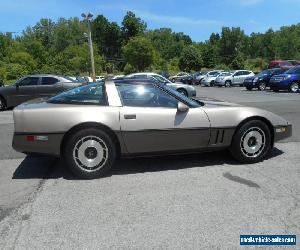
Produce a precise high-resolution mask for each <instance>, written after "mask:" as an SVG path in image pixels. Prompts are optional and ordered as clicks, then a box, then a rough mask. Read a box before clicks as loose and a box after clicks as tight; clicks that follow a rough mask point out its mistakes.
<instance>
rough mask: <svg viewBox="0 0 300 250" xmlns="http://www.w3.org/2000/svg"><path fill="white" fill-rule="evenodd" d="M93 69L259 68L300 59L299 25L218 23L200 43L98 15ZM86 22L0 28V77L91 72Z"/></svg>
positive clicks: (132, 18) (137, 21)
mask: <svg viewBox="0 0 300 250" xmlns="http://www.w3.org/2000/svg"><path fill="white" fill-rule="evenodd" d="M91 28H92V37H93V45H94V56H95V66H96V73H97V74H103V73H104V74H105V73H107V74H111V73H115V72H120V73H122V71H124V73H132V72H136V71H144V70H151V71H168V72H169V73H170V74H174V73H178V71H179V70H184V71H198V70H200V69H201V68H207V69H213V68H218V69H225V70H229V69H242V68H245V69H249V70H253V71H260V70H262V69H264V68H266V67H267V64H268V62H269V61H270V60H272V59H297V60H300V24H297V25H291V26H284V27H281V28H280V30H278V31H274V30H272V29H269V30H268V31H266V32H265V33H252V34H251V35H246V34H245V33H244V31H243V30H241V29H240V28H239V27H223V28H222V30H221V32H220V33H212V34H211V36H210V38H209V39H208V40H207V41H205V42H199V43H196V42H193V41H192V40H191V38H190V37H189V36H188V35H185V34H184V33H182V32H174V31H172V30H171V29H170V28H160V29H154V30H146V28H147V25H146V23H145V22H144V21H143V20H142V19H141V18H140V17H138V16H136V15H135V14H134V13H133V12H131V11H128V12H127V13H126V15H125V16H124V18H123V21H122V24H121V25H119V24H118V23H116V22H111V21H110V20H108V19H107V18H106V17H105V16H103V15H98V16H96V17H95V19H94V20H92V21H91ZM86 32H87V21H82V20H79V18H69V19H65V18H60V19H59V20H57V21H53V20H51V19H45V18H43V19H41V20H40V21H39V22H37V23H36V25H34V26H32V27H27V28H26V29H25V30H24V31H23V33H22V35H21V36H18V37H12V34H10V33H0V78H2V79H3V80H4V82H12V81H15V80H16V79H17V78H19V77H21V76H23V75H26V74H31V73H53V74H64V75H67V74H68V75H90V74H91V60H90V54H89V48H88V45H87V38H86V36H85V35H84V33H86Z"/></svg>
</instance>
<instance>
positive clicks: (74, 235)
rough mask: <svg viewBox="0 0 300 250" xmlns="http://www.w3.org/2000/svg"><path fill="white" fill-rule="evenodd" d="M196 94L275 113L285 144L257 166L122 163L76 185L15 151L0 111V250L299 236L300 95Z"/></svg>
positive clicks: (213, 158)
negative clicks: (288, 133)
mask: <svg viewBox="0 0 300 250" xmlns="http://www.w3.org/2000/svg"><path fill="white" fill-rule="evenodd" d="M197 96H198V97H199V98H200V99H201V97H209V98H215V99H221V100H226V101H231V102H237V103H241V104H245V105H249V106H255V107H260V108H264V109H267V110H269V111H272V112H274V113H277V114H279V115H281V116H283V117H285V118H286V119H288V120H289V121H291V122H292V123H293V126H294V131H293V137H292V138H290V139H289V140H287V141H284V142H282V143H278V144H276V147H275V148H274V150H273V151H272V154H271V155H270V157H269V159H267V160H265V161H263V162H261V163H257V164H252V165H242V164H238V163H237V162H235V161H234V160H233V159H232V158H231V157H230V156H229V155H228V153H227V152H226V151H225V152H219V153H204V154H198V155H183V156H166V157H159V158H145V159H144V158H140V159H126V160H122V161H119V162H117V164H116V167H115V168H114V170H113V171H112V172H111V174H110V175H109V176H108V177H106V178H102V179H98V180H91V181H84V180H77V179H76V178H74V177H73V176H72V175H70V174H69V172H68V171H66V170H65V168H64V164H63V162H62V161H60V160H58V159H55V158H50V157H25V155H23V154H19V153H16V152H14V150H13V149H12V148H11V137H12V133H13V123H12V112H11V111H6V112H2V113H0V249H24V248H25V249H245V248H244V247H240V246H239V235H240V234H296V235H297V236H298V238H299V237H300V227H299V225H300V207H299V201H300V184H299V183H300V182H299V177H300V165H299V160H300V154H299V150H298V149H299V146H300V142H299V140H300V131H299V130H300V125H299V124H300V123H299V119H300V118H299V117H300V115H299V114H300V112H299V108H300V93H298V94H290V93H273V92H268V91H266V92H260V91H252V92H248V91H245V90H244V89H243V88H209V87H197ZM298 246H299V243H298ZM247 249H249V248H247ZM267 249H271V248H267ZM276 249H279V248H276ZM280 249H283V248H282V247H281V248H280ZM287 249H290V248H287Z"/></svg>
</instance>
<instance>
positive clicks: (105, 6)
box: [0, 0, 300, 42]
mask: <svg viewBox="0 0 300 250" xmlns="http://www.w3.org/2000/svg"><path fill="white" fill-rule="evenodd" d="M128 10H131V11H133V12H134V13H135V14H136V15H138V16H139V17H141V18H142V19H143V20H144V21H146V23H147V28H148V29H155V28H162V27H169V28H172V30H174V31H176V32H184V33H185V34H187V35H189V36H190V37H191V38H192V40H193V41H196V42H198V41H205V40H207V39H208V38H209V36H210V34H211V33H212V32H220V31H221V29H222V27H223V26H229V27H237V26H239V27H241V28H242V29H243V30H244V31H245V32H246V34H251V33H252V32H265V31H266V30H268V29H269V28H273V29H274V30H277V29H279V28H280V27H281V26H286V25H291V24H297V23H300V15H299V13H300V12H299V11H300V0H222V1H221V0H219V1H218V0H204V1H203V0H198V1H197V0H177V1H175V0H152V1H146V0H131V1H130V0H0V32H21V31H22V30H24V29H25V28H26V27H27V26H33V25H34V24H35V23H37V22H38V21H39V20H40V19H41V18H50V19H52V20H54V21H55V20H57V19H58V18H59V17H64V18H69V17H76V16H77V17H80V14H81V13H82V12H86V11H90V12H92V13H93V14H94V15H98V14H103V15H104V16H105V17H107V18H108V19H109V20H110V21H115V22H117V23H119V24H121V22H122V19H123V17H124V15H125V14H126V12H127V11H128ZM16 34H18V33H16ZM19 34H21V33H19Z"/></svg>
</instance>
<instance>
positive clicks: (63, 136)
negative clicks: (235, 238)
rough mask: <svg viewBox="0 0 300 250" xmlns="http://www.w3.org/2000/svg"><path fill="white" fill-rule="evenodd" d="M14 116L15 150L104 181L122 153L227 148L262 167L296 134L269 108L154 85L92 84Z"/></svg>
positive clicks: (27, 107)
mask: <svg viewBox="0 0 300 250" xmlns="http://www.w3.org/2000/svg"><path fill="white" fill-rule="evenodd" d="M13 113H14V122H15V133H14V138H13V148H14V149H15V150H17V151H19V152H24V153H27V154H31V153H40V154H50V155H55V156H61V157H63V159H64V160H65V162H66V164H67V166H68V167H69V168H70V170H71V171H72V172H73V173H74V174H76V175H77V176H79V177H81V178H87V179H89V178H97V177H100V176H103V175H104V174H105V173H106V172H107V171H108V170H109V169H110V168H111V167H112V166H113V163H114V160H115V159H116V157H118V156H130V157H133V156H146V155H159V154H176V153H192V152H193V153H195V152H201V151H210V150H223V149H227V148H228V149H229V151H230V152H231V154H232V156H233V157H234V158H235V159H237V160H238V161H240V162H242V163H255V162H258V161H261V160H263V159H265V157H266V156H267V155H268V153H269V152H270V150H271V149H272V147H273V145H274V142H276V141H278V140H281V139H284V138H287V137H289V136H291V134H292V126H291V124H289V123H288V122H287V121H286V120H284V119H283V118H281V117H279V116H277V115H275V114H273V113H270V112H268V111H264V110H260V109H257V108H251V107H244V106H240V105H237V104H232V103H227V102H221V101H199V100H195V99H189V98H188V97H186V96H184V95H182V94H180V93H179V92H177V91H176V90H174V89H173V88H170V87H169V86H167V85H164V84H160V83H157V82H154V81H151V80H134V79H127V80H126V79H123V80H114V81H106V82H105V83H95V84H90V85H86V86H82V87H78V88H75V89H71V90H68V91H66V92H63V93H61V94H59V95H57V96H54V97H52V98H50V99H47V100H45V99H36V100H34V101H30V102H27V103H24V104H21V105H20V106H18V107H16V108H15V109H14V111H13Z"/></svg>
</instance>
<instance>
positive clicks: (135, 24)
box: [122, 11, 147, 41]
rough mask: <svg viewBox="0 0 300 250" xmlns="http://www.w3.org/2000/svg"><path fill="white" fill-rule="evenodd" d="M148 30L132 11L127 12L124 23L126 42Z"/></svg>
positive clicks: (123, 29)
mask: <svg viewBox="0 0 300 250" xmlns="http://www.w3.org/2000/svg"><path fill="white" fill-rule="evenodd" d="M146 28H147V24H146V23H145V22H144V21H143V20H142V19H141V18H139V17H137V16H136V15H135V14H134V13H133V12H132V11H127V13H126V15H125V16H124V19H123V22H122V31H123V36H124V38H125V41H128V40H129V39H130V38H132V37H135V36H138V35H141V34H143V33H144V31H145V30H146Z"/></svg>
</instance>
